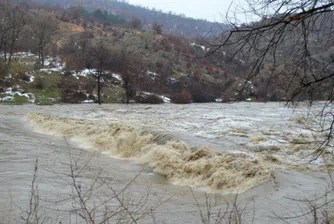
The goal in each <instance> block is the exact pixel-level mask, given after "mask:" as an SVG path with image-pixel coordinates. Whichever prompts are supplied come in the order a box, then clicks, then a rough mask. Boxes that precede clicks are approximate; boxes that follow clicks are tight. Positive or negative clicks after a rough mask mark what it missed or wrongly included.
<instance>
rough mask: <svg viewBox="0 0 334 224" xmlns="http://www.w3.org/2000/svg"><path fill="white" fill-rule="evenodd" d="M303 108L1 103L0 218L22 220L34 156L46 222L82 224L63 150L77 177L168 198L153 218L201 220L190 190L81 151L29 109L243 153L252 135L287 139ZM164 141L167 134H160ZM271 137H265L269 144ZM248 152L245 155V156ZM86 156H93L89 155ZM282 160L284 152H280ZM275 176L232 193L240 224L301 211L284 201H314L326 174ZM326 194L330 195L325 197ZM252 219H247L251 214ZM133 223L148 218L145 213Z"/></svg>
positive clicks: (153, 198)
mask: <svg viewBox="0 0 334 224" xmlns="http://www.w3.org/2000/svg"><path fill="white" fill-rule="evenodd" d="M305 111H306V109H305V108H302V109H289V108H286V107H284V105H283V104H278V103H268V104H256V103H254V104H253V103H236V104H231V105H226V104H193V105H186V106H184V105H172V104H165V105H158V106H150V105H129V106H127V105H118V104H115V105H102V106H96V105H56V106H50V107H38V106H35V105H24V106H4V105H0V140H1V141H0V223H21V222H22V219H21V216H23V217H24V216H25V211H27V209H28V207H29V193H30V186H31V180H32V176H33V170H34V163H35V161H36V158H38V165H39V170H38V178H37V183H38V187H39V195H40V199H41V205H42V209H43V214H46V215H47V217H48V221H47V223H55V222H56V221H62V223H69V220H71V223H82V221H80V219H78V218H77V217H76V218H74V217H75V216H73V215H72V214H71V212H70V210H71V209H73V204H72V203H71V202H70V201H69V200H66V199H68V198H69V197H70V195H71V193H72V190H71V187H70V186H69V185H68V184H67V183H65V182H64V181H63V180H62V179H61V178H60V177H59V176H61V175H64V174H68V173H69V163H70V162H69V152H71V153H72V154H73V155H74V157H75V158H77V159H78V163H79V164H85V163H86V161H90V162H89V165H88V166H87V168H86V170H85V172H83V174H82V181H83V182H90V181H92V180H94V173H97V172H98V171H99V170H100V169H103V175H105V176H108V177H112V178H113V183H114V184H115V187H116V188H117V189H121V188H122V186H124V185H126V184H127V183H129V182H130V181H131V180H133V178H134V177H136V176H137V175H138V173H139V172H140V175H139V176H138V177H137V178H136V181H135V182H134V183H133V184H132V185H131V189H130V190H129V191H130V193H131V197H132V199H134V200H136V199H138V200H139V199H140V198H141V196H142V195H145V194H147V191H148V189H149V191H150V198H149V200H148V204H149V203H151V204H154V203H156V202H158V201H159V200H161V199H162V198H165V199H166V198H169V200H168V201H166V202H165V203H164V204H163V205H161V206H160V207H159V208H158V209H157V210H156V211H154V214H155V217H156V218H155V221H156V222H157V223H201V220H200V214H199V212H198V208H197V206H196V202H195V200H194V198H193V194H192V193H191V191H190V189H189V187H187V186H178V185H175V184H172V183H171V182H170V181H169V180H167V179H166V178H164V177H163V176H161V175H158V174H156V173H154V172H153V170H152V169H151V168H150V167H148V166H146V165H142V164H139V163H137V162H134V161H129V160H124V159H116V158H112V157H110V156H108V155H106V154H105V153H100V152H94V151H92V150H85V149H84V146H83V145H81V144H80V142H78V141H73V140H71V139H70V138H68V139H67V142H66V141H65V139H64V138H63V137H61V136H55V135H50V133H47V132H45V133H43V131H42V130H38V128H37V127H36V125H33V124H32V123H31V122H30V121H29V120H28V119H27V117H26V115H27V114H29V113H31V112H45V113H48V114H54V115H59V116H61V117H66V118H69V119H77V118H80V119H88V120H100V121H101V120H102V121H106V122H124V123H125V124H127V125H131V126H135V127H136V128H140V129H145V130H148V131H151V132H158V133H163V134H164V135H166V136H168V139H170V138H172V139H178V140H182V141H185V142H187V143H188V144H189V145H190V146H191V147H195V146H207V147H209V148H211V149H213V150H215V151H219V152H238V153H246V154H247V153H248V151H247V150H246V149H245V148H246V146H247V145H249V144H254V143H252V141H251V140H250V138H251V137H252V136H258V135H263V133H265V132H267V131H271V133H273V134H272V136H270V137H271V138H269V140H268V141H266V142H264V143H258V144H264V145H265V144H277V145H279V146H281V145H284V144H287V143H286V142H284V136H283V134H282V133H285V135H286V134H289V133H290V134H293V133H298V132H299V131H300V129H299V127H298V125H297V124H293V125H291V117H294V116H297V115H298V116H299V115H300V114H302V113H305ZM166 138H167V137H166ZM271 141H272V142H271ZM249 154H250V155H251V156H254V155H252V153H249ZM91 158H92V159H91ZM282 158H286V157H282ZM274 176H275V178H274V179H273V178H272V179H270V180H269V181H267V182H266V183H264V184H260V185H258V186H255V187H253V188H252V189H250V190H248V191H246V192H243V193H241V194H240V195H239V202H240V204H241V205H247V212H245V214H244V220H245V223H251V221H252V220H253V219H254V223H269V222H271V223H282V222H280V220H279V219H277V218H275V216H276V214H277V215H278V216H294V215H298V214H300V212H302V211H305V209H306V205H305V203H300V202H298V201H293V200H291V199H290V198H304V197H307V198H315V197H317V196H320V195H321V194H322V193H323V192H324V191H325V189H327V187H328V183H329V180H328V174H326V173H325V172H320V171H311V170H308V171H298V170H293V169H290V168H288V167H285V168H284V167H280V168H276V169H275V171H274ZM206 190H207V189H205V188H201V187H196V188H193V191H194V194H195V196H196V198H198V200H199V202H200V203H204V201H205V197H204V193H205V192H206ZM209 194H210V195H211V196H215V197H216V198H217V197H218V198H220V202H221V204H218V205H217V206H216V207H217V208H218V207H221V208H224V206H225V205H224V203H223V201H224V200H225V199H227V200H232V199H233V198H234V195H231V194H227V195H226V194H225V193H224V192H221V191H214V192H212V191H210V193H209ZM328 197H331V195H329V196H328ZM254 214H255V215H254ZM253 216H254V217H253ZM289 222H290V223H305V219H304V218H303V217H302V218H298V219H291V220H289ZM139 223H152V219H151V218H150V217H147V218H145V219H143V220H141V221H139Z"/></svg>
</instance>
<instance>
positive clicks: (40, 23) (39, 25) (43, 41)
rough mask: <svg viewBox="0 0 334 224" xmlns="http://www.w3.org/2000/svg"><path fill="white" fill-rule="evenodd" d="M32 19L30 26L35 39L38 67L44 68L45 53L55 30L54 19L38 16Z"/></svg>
mask: <svg viewBox="0 0 334 224" xmlns="http://www.w3.org/2000/svg"><path fill="white" fill-rule="evenodd" d="M35 16H36V18H32V21H31V26H32V30H33V36H34V37H35V38H36V39H37V51H38V60H39V63H40V65H41V66H42V67H43V66H44V60H45V51H46V48H47V46H48V45H49V44H51V43H52V35H53V34H54V32H55V31H56V30H57V25H56V23H55V21H54V18H53V17H51V16H49V15H44V14H38V15H35Z"/></svg>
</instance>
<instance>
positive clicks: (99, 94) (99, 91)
mask: <svg viewBox="0 0 334 224" xmlns="http://www.w3.org/2000/svg"><path fill="white" fill-rule="evenodd" d="M99 73H100V72H99ZM97 101H98V104H99V105H101V73H100V74H98V76H97Z"/></svg>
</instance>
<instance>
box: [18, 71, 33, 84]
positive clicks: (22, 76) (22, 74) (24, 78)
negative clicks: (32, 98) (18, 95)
mask: <svg viewBox="0 0 334 224" xmlns="http://www.w3.org/2000/svg"><path fill="white" fill-rule="evenodd" d="M17 77H18V79H20V80H22V81H25V82H30V76H29V75H27V74H26V73H25V72H19V73H18V74H17Z"/></svg>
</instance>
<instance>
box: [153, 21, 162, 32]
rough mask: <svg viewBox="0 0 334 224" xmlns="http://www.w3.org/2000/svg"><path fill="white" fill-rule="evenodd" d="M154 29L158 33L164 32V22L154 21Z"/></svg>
mask: <svg viewBox="0 0 334 224" xmlns="http://www.w3.org/2000/svg"><path fill="white" fill-rule="evenodd" d="M152 30H153V31H154V32H155V33H156V34H159V35H160V34H162V24H160V23H157V22H154V23H153V24H152Z"/></svg>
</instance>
